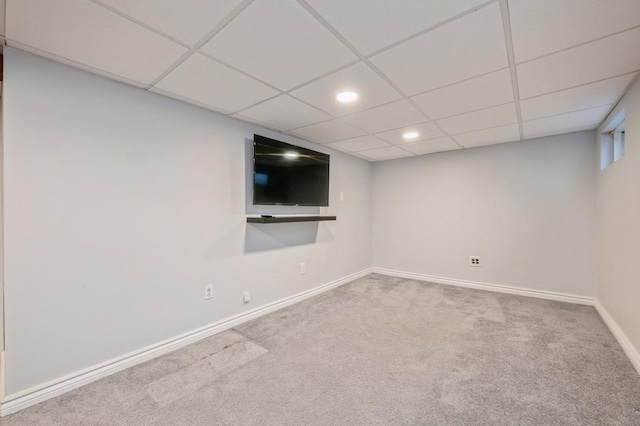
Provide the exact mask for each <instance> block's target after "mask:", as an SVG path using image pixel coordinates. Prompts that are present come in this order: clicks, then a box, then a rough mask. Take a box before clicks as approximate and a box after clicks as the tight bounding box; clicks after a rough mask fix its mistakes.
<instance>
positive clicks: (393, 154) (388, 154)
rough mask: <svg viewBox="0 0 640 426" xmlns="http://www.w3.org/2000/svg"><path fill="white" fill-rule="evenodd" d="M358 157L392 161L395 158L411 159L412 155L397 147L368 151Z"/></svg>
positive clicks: (361, 152) (359, 153)
mask: <svg viewBox="0 0 640 426" xmlns="http://www.w3.org/2000/svg"><path fill="white" fill-rule="evenodd" d="M358 155H361V156H364V157H366V158H369V159H371V160H392V159H394V158H402V157H411V156H413V154H412V153H410V152H407V151H405V150H403V149H400V148H398V147H397V146H389V147H386V148H376V149H368V150H366V151H359V152H358Z"/></svg>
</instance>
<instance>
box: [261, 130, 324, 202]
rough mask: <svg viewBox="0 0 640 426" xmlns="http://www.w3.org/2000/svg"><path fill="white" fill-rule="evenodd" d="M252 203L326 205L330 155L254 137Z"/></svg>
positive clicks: (262, 137)
mask: <svg viewBox="0 0 640 426" xmlns="http://www.w3.org/2000/svg"><path fill="white" fill-rule="evenodd" d="M253 204H257V205H282V206H325V207H326V206H328V205H329V155H327V154H323V153H321V152H317V151H312V150H310V149H306V148H302V147H299V146H295V145H291V144H288V143H284V142H280V141H277V140H275V139H270V138H267V137H264V136H260V135H254V137H253Z"/></svg>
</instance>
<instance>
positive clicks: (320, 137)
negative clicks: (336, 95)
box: [291, 119, 365, 143]
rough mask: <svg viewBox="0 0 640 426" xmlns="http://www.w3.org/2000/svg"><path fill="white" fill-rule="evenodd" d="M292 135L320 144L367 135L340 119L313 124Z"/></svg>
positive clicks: (296, 130) (297, 130)
mask: <svg viewBox="0 0 640 426" xmlns="http://www.w3.org/2000/svg"><path fill="white" fill-rule="evenodd" d="M291 133H293V134H295V135H296V136H302V137H303V138H307V139H310V140H312V141H315V142H319V143H327V142H334V141H339V140H342V139H349V138H354V137H356V136H362V135H364V134H365V132H363V131H362V130H360V129H356V128H355V127H353V126H350V125H348V124H347V123H345V122H343V121H342V120H338V119H335V120H331V121H325V122H323V123H318V124H312V125H311V126H306V127H300V128H299V129H295V130H294V131H293V132H291Z"/></svg>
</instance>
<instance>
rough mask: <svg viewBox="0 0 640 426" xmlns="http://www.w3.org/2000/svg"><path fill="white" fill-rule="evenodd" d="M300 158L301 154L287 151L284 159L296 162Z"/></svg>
mask: <svg viewBox="0 0 640 426" xmlns="http://www.w3.org/2000/svg"><path fill="white" fill-rule="evenodd" d="M298 157H300V154H298V153H297V152H295V151H287V152H285V153H284V158H287V159H289V160H295V159H296V158H298Z"/></svg>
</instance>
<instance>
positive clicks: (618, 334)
mask: <svg viewBox="0 0 640 426" xmlns="http://www.w3.org/2000/svg"><path fill="white" fill-rule="evenodd" d="M594 306H595V307H596V310H597V311H598V313H599V314H600V316H601V317H602V320H603V321H604V323H605V324H607V327H609V330H611V333H613V335H614V336H615V338H616V340H617V341H618V343H620V346H622V350H624V353H626V354H627V357H628V358H629V360H630V361H631V364H633V366H634V367H635V369H636V371H637V372H638V374H640V352H639V351H638V349H637V348H636V347H635V346H633V343H631V340H629V338H628V337H627V335H626V334H624V332H623V331H622V329H621V328H620V326H619V325H618V323H617V322H616V321H615V320H614V319H613V317H612V316H611V314H609V311H607V310H606V309H605V307H604V306H603V305H602V303H600V301H599V300H598V299H595V303H594Z"/></svg>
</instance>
